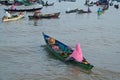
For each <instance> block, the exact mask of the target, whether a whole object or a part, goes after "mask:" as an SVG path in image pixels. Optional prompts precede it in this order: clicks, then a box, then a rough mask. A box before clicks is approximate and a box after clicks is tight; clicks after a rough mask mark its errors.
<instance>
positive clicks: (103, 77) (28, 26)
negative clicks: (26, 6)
mask: <svg viewBox="0 0 120 80" xmlns="http://www.w3.org/2000/svg"><path fill="white" fill-rule="evenodd" d="M50 1H51V2H55V4H54V6H50V7H44V8H43V9H42V10H41V12H42V13H53V12H61V14H60V17H59V19H42V20H37V21H34V20H29V19H28V15H32V14H33V13H25V17H24V18H23V19H21V20H18V21H12V22H2V21H1V20H0V80H119V78H120V61H119V60H120V59H119V57H120V22H119V21H120V10H119V9H115V8H114V6H110V7H109V9H108V10H107V11H105V12H104V14H102V15H100V16H98V15H97V12H96V11H97V9H98V8H99V7H98V6H95V5H94V6H92V7H90V9H91V11H92V13H90V14H76V13H71V14H66V13H65V11H66V10H67V9H75V8H79V9H85V10H87V7H86V6H85V5H84V2H85V1H84V0H77V1H76V2H64V1H62V2H60V3H59V2H58V0H50ZM3 8H5V6H0V13H1V14H0V18H2V16H3V15H4V10H3ZM42 32H45V33H46V34H48V35H50V36H52V37H54V38H56V39H58V40H60V41H61V42H63V43H65V44H67V45H69V46H71V47H72V48H73V49H74V48H75V45H76V43H80V44H81V47H82V51H83V55H84V57H86V59H87V60H88V61H89V62H90V63H91V64H93V65H94V68H93V69H92V71H91V72H88V71H85V70H82V69H80V68H79V67H76V66H73V65H67V64H65V63H63V62H61V61H59V60H57V59H55V58H54V57H53V56H51V55H49V52H48V51H46V49H45V47H43V45H45V42H44V39H43V36H42Z"/></svg>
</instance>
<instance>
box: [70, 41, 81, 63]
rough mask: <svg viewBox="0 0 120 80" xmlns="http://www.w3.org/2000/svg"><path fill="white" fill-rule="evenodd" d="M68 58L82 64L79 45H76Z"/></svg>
mask: <svg viewBox="0 0 120 80" xmlns="http://www.w3.org/2000/svg"><path fill="white" fill-rule="evenodd" d="M70 57H73V58H74V59H75V60H76V61H78V62H82V60H83V55H82V50H81V47H80V44H79V43H78V44H77V45H76V48H75V50H74V51H73V53H72V54H71V55H70Z"/></svg>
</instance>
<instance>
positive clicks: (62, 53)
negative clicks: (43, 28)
mask: <svg viewBox="0 0 120 80" xmlns="http://www.w3.org/2000/svg"><path fill="white" fill-rule="evenodd" d="M42 34H43V37H44V40H45V42H46V47H47V49H48V50H49V51H50V52H51V54H52V55H54V56H55V57H56V58H58V59H59V60H61V61H63V62H66V63H71V64H74V65H76V66H79V67H81V68H84V69H86V70H91V69H92V68H93V65H91V64H90V63H88V61H87V60H86V59H85V58H84V60H83V61H82V62H78V61H76V60H69V61H66V58H67V57H68V56H69V55H70V54H71V53H72V52H73V50H72V49H71V48H70V47H69V46H67V45H65V44H63V43H62V42H60V41H58V40H56V39H54V38H53V37H50V36H48V35H46V34H45V33H42ZM50 39H53V40H50ZM51 41H52V42H51ZM51 43H52V44H51Z"/></svg>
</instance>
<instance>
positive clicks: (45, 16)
mask: <svg viewBox="0 0 120 80" xmlns="http://www.w3.org/2000/svg"><path fill="white" fill-rule="evenodd" d="M59 15H60V12H57V13H51V14H40V15H39V16H34V15H29V16H28V17H29V19H42V18H46V19H50V18H59Z"/></svg>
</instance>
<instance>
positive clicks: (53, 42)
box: [48, 37, 59, 51]
mask: <svg viewBox="0 0 120 80" xmlns="http://www.w3.org/2000/svg"><path fill="white" fill-rule="evenodd" d="M48 44H49V45H51V46H52V48H53V49H54V50H56V51H58V50H59V47H58V46H57V45H56V43H55V39H54V38H52V37H50V38H49V39H48Z"/></svg>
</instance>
